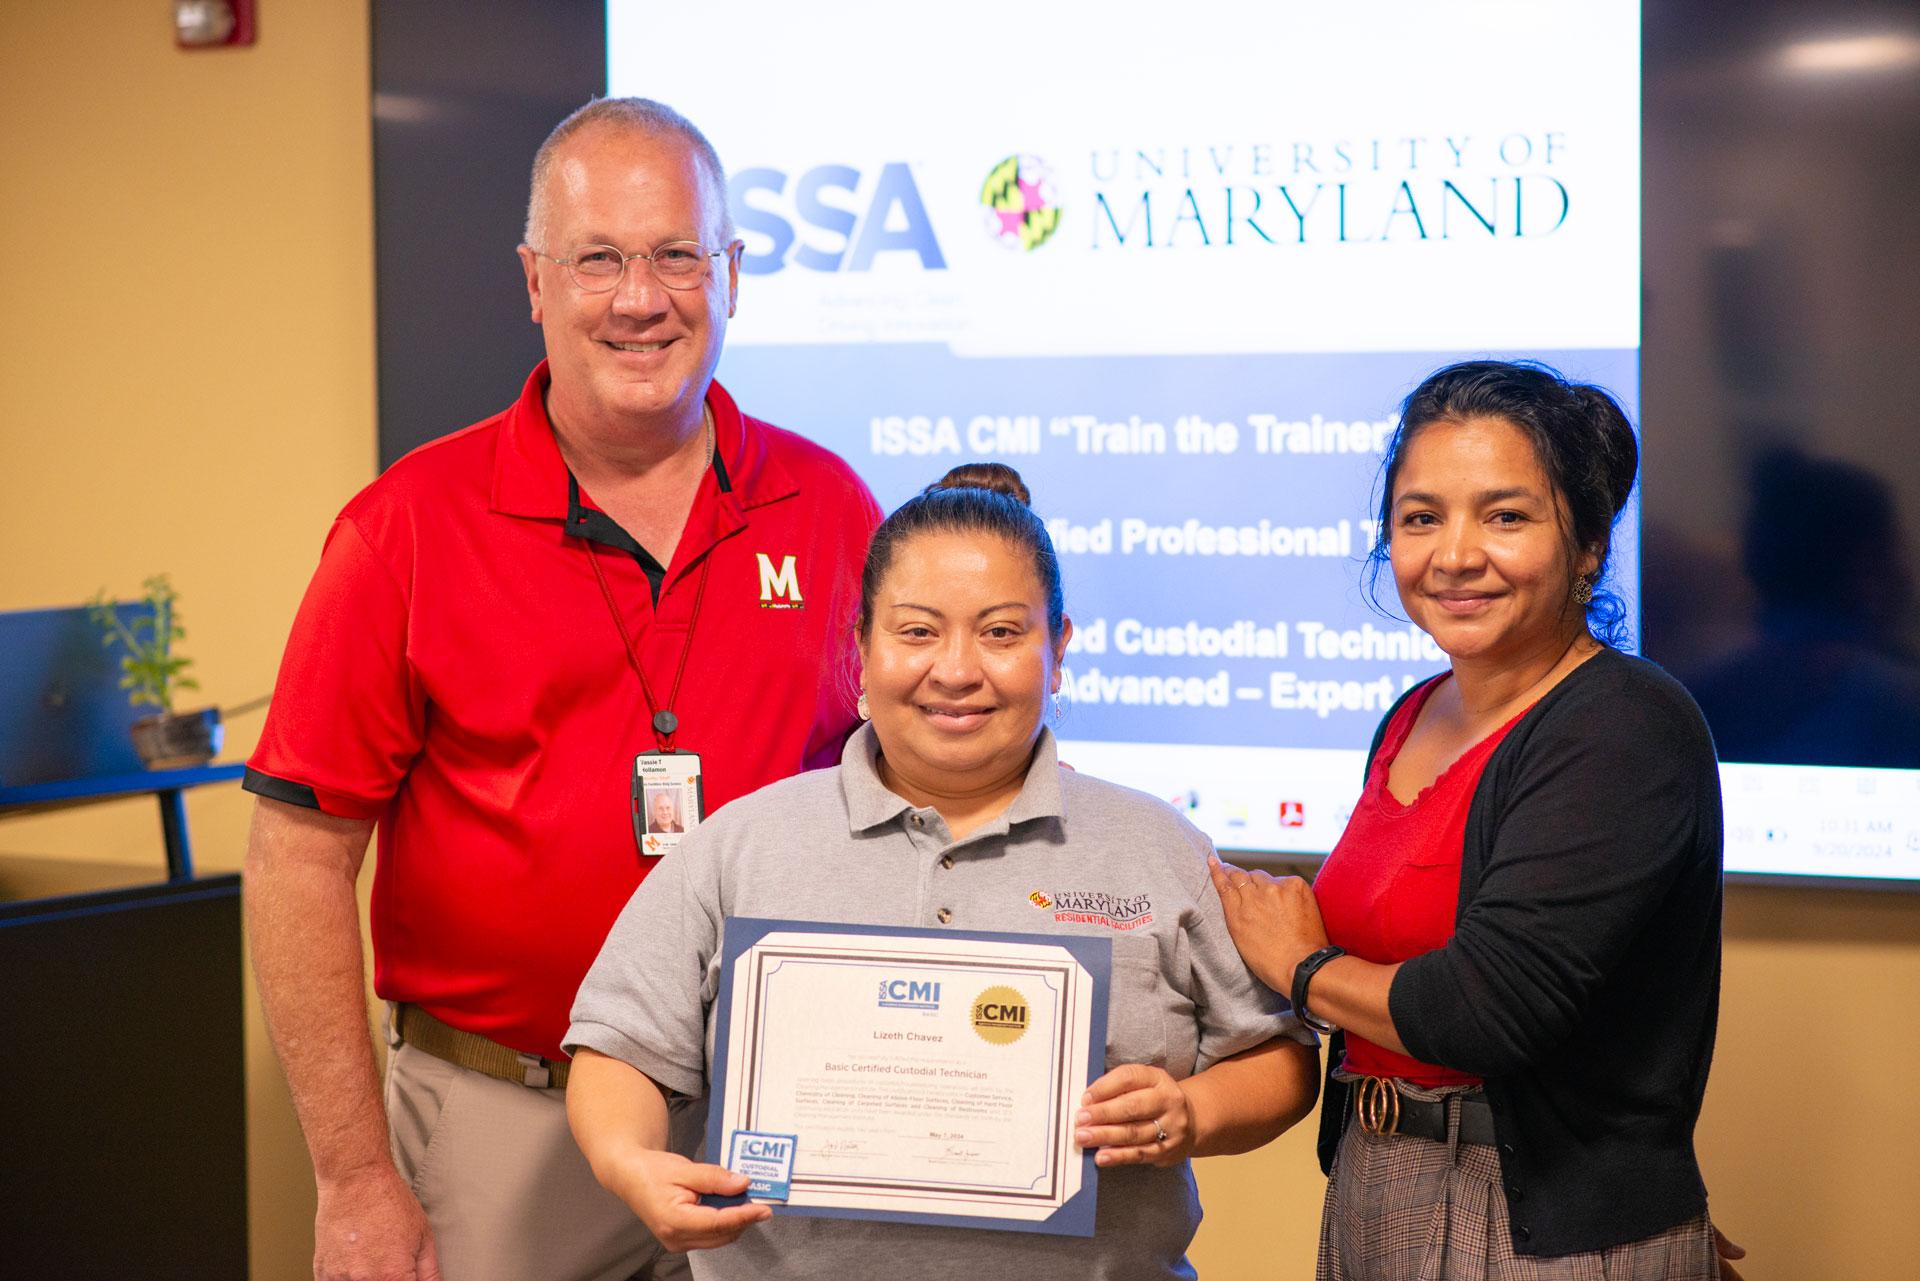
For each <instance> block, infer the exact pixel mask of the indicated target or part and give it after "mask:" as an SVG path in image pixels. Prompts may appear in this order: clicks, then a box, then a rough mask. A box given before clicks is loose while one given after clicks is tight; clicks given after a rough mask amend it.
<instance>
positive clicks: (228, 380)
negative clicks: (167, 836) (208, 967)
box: [0, 0, 375, 1281]
mask: <svg viewBox="0 0 1920 1281" xmlns="http://www.w3.org/2000/svg"><path fill="white" fill-rule="evenodd" d="M261 9H262V14H261V28H260V31H261V35H260V42H259V44H258V45H257V46H256V47H254V48H252V49H248V50H220V51H208V52H197V53H185V52H181V51H179V50H176V49H175V48H174V46H173V34H172V29H171V26H170V22H171V17H172V13H171V6H170V5H168V4H166V3H156V2H155V0H93V2H92V3H87V4H13V5H8V6H7V13H6V25H5V34H4V35H3V36H0V156H3V157H4V163H3V164H0V188H3V190H0V245H5V246H6V258H7V266H6V270H5V296H6V305H5V307H3V308H0V381H4V383H5V386H6V388H7V398H8V402H9V404H8V413H7V415H6V418H5V421H4V424H0V546H4V547H5V548H6V553H5V556H4V557H3V558H0V609H23V608H30V607H45V606H53V605H70V604H77V603H79V602H80V601H82V600H84V599H85V598H86V597H88V596H90V595H92V594H93V592H94V591H95V590H96V589H98V588H101V587H106V588H109V589H110V590H112V591H114V592H116V593H119V594H122V595H130V594H132V593H134V592H136V591H137V590H138V588H139V585H140V582H141V580H142V579H143V578H145V577H146V576H147V575H148V574H151V573H153V572H155V571H160V570H164V571H167V572H168V573H170V574H171V575H172V576H173V581H174V585H175V586H176V587H177V588H179V590H180V593H181V602H182V609H183V614H184V617H185V620H186V623H187V625H188V630H189V631H190V633H191V636H190V638H189V640H188V642H187V644H186V647H185V648H186V652H187V653H188V654H190V655H191V656H192V657H194V658H195V659H196V660H197V664H198V673H199V676H200V679H201V684H202V690H201V693H202V694H203V695H205V697H206V699H207V701H209V702H212V703H216V704H232V703H238V702H241V701H243V700H245V699H248V698H251V697H253V696H255V695H258V694H262V693H265V692H266V691H268V690H269V689H270V688H271V687H272V681H273V675H274V671H275V669H276V666H277V664H278V661H279V652H280V646H281V644H282V642H283V640H284V638H285V634H286V629H287V626H288V624H289V622H290V621H291V619H292V617H293V610H294V606H295V605H296V604H297V603H298V601H299V594H300V592H301V590H302V588H303V587H304V586H305V582H306V578H307V575H308V574H309V573H310V572H311V570H312V567H313V564H314V561H315V559H316V558H317V556H318V554H319V548H320V539H321V537H322V535H323V534H324V532H325V530H326V527H327V522H328V520H329V519H330V518H331V516H332V515H333V513H334V512H335V511H336V510H338V509H339V507H340V505H341V504H342V503H343V502H344V501H345V500H346V499H347V498H348V497H350V496H351V495H352V493H353V492H354V491H355V490H356V489H357V488H359V487H360V486H361V485H363V484H365V483H366V482H367V481H368V480H369V479H371V478H372V476H373V472H374V459H375V451H374V386H373V350H374V349H373V265H372V264H373V258H372V242H373V233H372V175H371V162H370V147H369V124H368V115H367V101H368V83H369V64H368V50H367V7H366V4H365V3H364V0H268V3H265V4H263V5H262V6H261ZM258 725H259V717H258V715H257V714H256V715H255V716H253V717H250V718H245V719H243V720H241V721H240V722H239V723H238V724H235V725H234V726H232V728H231V739H230V748H229V751H228V752H227V754H226V758H225V759H234V760H237V759H240V758H241V756H242V755H243V754H244V753H245V752H246V750H247V749H248V748H249V747H251V745H252V742H253V738H254V736H255V734H256V733H257V731H258ZM188 812H189V816H190V821H191V824H192V830H193V835H194V838H195V842H196V853H197V855H198V856H199V861H200V863H201V864H202V865H203V866H205V867H208V868H211V869H217V870H232V869H237V868H238V867H239V864H240V854H241V848H242V841H243V839H244V831H245V823H246V817H247V814H248V813H249V806H248V805H247V804H246V802H245V801H244V800H243V798H242V794H241V793H240V791H239V789H238V788H237V787H233V786H225V787H217V788H203V789H200V790H199V791H197V792H195V793H192V794H191V799H190V800H189V802H188ZM0 850H4V851H6V852H9V853H34V854H50V855H71V856H75V857H85V858H90V859H99V860H103V861H111V862H128V863H141V862H145V863H150V864H152V865H153V866H155V867H156V868H157V867H159V866H160V859H161V854H160V841H159V832H158V827H157V820H156V818H155V816H154V806H153V804H152V802H151V801H146V802H137V801H129V802H122V803H117V804H114V805H109V806H101V807H97V808H95V809H91V810H87V811H84V812H83V811H70V812H67V813H63V814H59V815H53V816H44V817H33V818H24V819H11V820H7V821H5V822H0ZM236 963H238V959H237V958H236ZM48 1048H50V1049H52V1050H54V1051H56V1052H57V1049H58V1047H48ZM247 1055H248V1082H249V1095H250V1104H249V1109H248V1113H249V1115H248V1121H249V1128H250V1144H249V1147H250V1162H249V1164H250V1186H251V1205H252V1218H253V1232H252V1250H253V1259H254V1264H255V1275H256V1276H259V1277H263V1278H286V1279H287V1281H292V1279H294V1278H298V1277H302V1276H308V1275H311V1272H310V1263H309V1259H310V1255H309V1251H310V1249H311V1245H310V1242H311V1237H312V1226H311V1223H312V1206H313V1202H312V1196H313V1193H312V1184H311V1178H310V1176H309V1175H308V1174H307V1173H306V1169H305V1152H304V1148H303V1147H302V1146H301V1143H300V1136H299V1132H298V1130H297V1128H296V1126H295V1125H294V1121H293V1114H292V1111H291V1109H290V1107H289V1105H288V1102H287V1097H286V1089H285V1086H284V1085H283V1084H282V1083H281V1079H280V1076H279V1072H278V1069H277V1068H276V1067H275V1065H274V1063H273V1059H272V1056H271V1053H270V1052H269V1050H268V1048H267V1045H266V1041H265V1038H264V1036H263V1034H262V1029H261V1026H260V1022H259V1015H258V1010H257V1007H256V1006H254V1005H253V1004H252V1002H251V1001H250V1002H249V1014H248V1028H247ZM0 1270H4V1269H3V1268H0Z"/></svg>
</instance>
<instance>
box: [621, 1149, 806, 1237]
mask: <svg viewBox="0 0 1920 1281" xmlns="http://www.w3.org/2000/svg"><path fill="white" fill-rule="evenodd" d="M621 1164H622V1165H623V1166H624V1168H623V1169H621V1170H620V1171H619V1173H618V1175H617V1176H616V1177H615V1179H614V1180H612V1181H611V1182H610V1184H609V1186H611V1187H612V1188H613V1190H614V1191H615V1192H617V1193H618V1194H619V1196H620V1199H621V1200H622V1201H625V1202H626V1203H627V1205H628V1206H629V1207H630V1208H631V1209H632V1210H633V1212H634V1214H635V1215H637V1216H638V1217H639V1219H640V1221H641V1222H642V1223H644V1224H646V1225H647V1229H648V1230H649V1231H651V1232H652V1233H653V1235H654V1236H655V1237H657V1238H658V1239H659V1241H660V1244H662V1245H664V1246H666V1247H667V1249H669V1250H672V1251H674V1252H675V1253H683V1252H685V1251H687V1250H711V1249H713V1248H714V1247H715V1246H721V1245H728V1244H730V1243H732V1242H733V1241H734V1240H736V1239H737V1238H738V1237H739V1236H740V1234H741V1233H742V1232H745V1231H746V1230H747V1229H748V1228H750V1227H752V1226H753V1225H754V1224H756V1223H760V1222H762V1221H764V1220H766V1219H769V1218H772V1217H773V1211H772V1210H771V1209H769V1208H768V1207H767V1206H764V1205H757V1204H754V1203H753V1202H748V1203H747V1204H745V1205H732V1206H726V1207H725V1208H720V1209H716V1208H714V1207H713V1206H708V1205H702V1204H700V1198H701V1196H702V1195H704V1194H706V1193H713V1194H715V1195H717V1196H738V1195H739V1194H741V1193H743V1192H745V1191H746V1190H747V1176H746V1175H744V1174H735V1173H734V1172H733V1171H732V1170H728V1169H725V1168H723V1167H721V1166H717V1165H703V1164H701V1163H699V1162H697V1161H689V1160H688V1159H687V1158H686V1157H683V1156H681V1155H679V1154H678V1153H674V1152H661V1151H656V1150H654V1149H651V1148H645V1149H637V1150H635V1151H633V1152H631V1153H630V1154H628V1156H627V1157H626V1159H625V1160H624V1161H622V1162H621Z"/></svg>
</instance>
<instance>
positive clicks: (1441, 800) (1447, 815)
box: [1313, 675, 1526, 1086]
mask: <svg viewBox="0 0 1920 1281" xmlns="http://www.w3.org/2000/svg"><path fill="white" fill-rule="evenodd" d="M1446 679H1447V676H1446V675H1441V676H1439V677H1436V678H1435V679H1433V680H1431V681H1428V682H1427V683H1426V685H1425V686H1423V687H1422V688H1421V689H1419V690H1418V691H1417V692H1415V694H1414V695H1413V697H1412V698H1409V699H1408V700H1407V701H1406V702H1405V703H1403V704H1401V707H1400V710H1399V711H1398V712H1396V713H1394V717H1393V720H1392V721H1390V722H1389V723H1388V724H1387V732H1386V734H1385V735H1384V736H1383V737H1382V738H1381V740H1380V750H1379V751H1378V752H1377V753H1375V755H1374V758H1373V768H1372V770H1371V771H1370V772H1369V773H1368V774H1367V785H1366V789H1365V790H1364V791H1363V792H1361V794H1360V800H1359V803H1358V804H1356V805H1355V806H1354V807H1353V817H1352V818H1351V819H1349V820H1348V821H1347V830H1346V831H1345V832H1343V833H1341V835H1340V842H1339V844H1337V845H1335V846H1334V847H1333V853H1332V854H1330V855H1328V856H1327V861H1326V863H1325V864H1324V865H1323V866H1322V867H1321V869H1320V874H1319V875H1318V876H1316V877H1315V878H1314V881H1313V895H1314V897H1315V898H1316V899H1318V900H1319V902H1320V915H1321V918H1322V919H1323V920H1324V921H1325V922H1326V926H1327V938H1328V939H1329V940H1330V941H1332V942H1334V943H1336V944H1338V945H1339V946H1341V947H1343V948H1345V949H1346V950H1347V952H1348V954H1349V955H1352V956H1357V957H1359V958H1360V959H1361V960H1363V961H1372V962H1373V963H1375V964H1376V965H1392V964H1395V963H1397V962H1400V961H1408V960H1412V959H1413V958H1414V957H1416V956H1419V955H1421V954H1423V953H1426V952H1431V951H1434V950H1436V949H1438V948H1441V947H1444V946H1446V944H1447V941H1448V940H1449V939H1451V938H1452V937H1453V922H1454V915H1455V913H1456V912H1457V910H1458V908H1459V902H1460V851H1461V849H1462V848H1463V847H1464V845H1465V843H1466V834H1467V811H1468V809H1469V808H1470V807H1471V806H1472V804H1473V792H1474V789H1475V788H1476V787H1478V786H1479V785H1480V774H1481V771H1483V770H1485V769H1486V767H1487V758H1488V757H1489V756H1491V755H1493V749H1494V748H1496V747H1498V746H1500V740H1502V739H1504V738H1505V737H1506V736H1507V731H1508V730H1511V729H1512V728H1513V727H1514V725H1515V723H1517V722H1518V721H1519V719H1520V716H1524V715H1526V713H1525V712H1524V711H1523V712H1521V713H1520V715H1519V716H1515V717H1514V718H1513V720H1510V721H1508V722H1507V723H1506V724H1505V725H1502V726H1501V727H1500V728H1499V729H1497V730H1495V731H1494V732H1493V733H1491V734H1489V735H1487V736H1486V737H1485V738H1483V739H1481V740H1480V741H1479V742H1478V743H1475V744H1474V745H1473V746H1472V747H1470V748H1468V749H1467V750H1466V751H1465V752H1463V753H1461V755H1460V757H1459V759H1458V760H1456V761H1454V762H1453V764H1451V765H1449V766H1447V768H1446V769H1444V770H1442V771H1441V772H1440V777H1438V778H1436V779H1434V781H1433V782H1432V784H1431V785H1429V786H1428V787H1427V788H1426V790H1425V791H1423V792H1421V793H1420V794H1419V795H1418V796H1416V797H1414V798H1413V800H1412V802H1411V803H1409V804H1406V805H1402V804H1401V803H1400V802H1399V801H1397V800H1395V799H1394V797H1393V793H1392V792H1390V791H1388V790H1387V771H1388V770H1389V769H1390V768H1391V767H1392V765H1393V761H1394V758H1395V757H1396V756H1398V755H1399V754H1400V747H1401V745H1402V744H1403V743H1405V742H1406V741H1407V735H1408V734H1409V733H1411V732H1412V730H1413V723H1414V721H1415V720H1417V719H1419V716H1420V709H1421V708H1422V707H1424V706H1426V703H1427V699H1428V698H1429V697H1431V696H1432V694H1433V691H1434V690H1436V689H1438V688H1440V684H1441V682H1442V681H1444V680H1446ZM1346 1040H1347V1058H1346V1068H1347V1070H1348V1071H1350V1072H1357V1073H1360V1074H1361V1075H1363V1076H1394V1077H1399V1078H1400V1079H1401V1080H1403V1081H1408V1082H1411V1083H1412V1084H1414V1085H1425V1086H1441V1085H1477V1084H1479V1082H1480V1078H1479V1077H1477V1076H1469V1075H1468V1074H1467V1073H1465V1072H1456V1071H1454V1070H1453V1069H1452V1068H1446V1067H1441V1066H1439V1065H1438V1064H1434V1063H1422V1062H1421V1061H1420V1060H1418V1059H1414V1058H1409V1057H1408V1056H1406V1055H1404V1054H1396V1053H1394V1052H1393V1051H1392V1050H1389V1049H1387V1048H1385V1047H1384V1046H1380V1045H1375V1044H1374V1043H1373V1042H1372V1041H1369V1040H1367V1039H1366V1038H1365V1037H1362V1036H1356V1035H1354V1034H1353V1033H1352V1032H1348V1033H1347V1034H1346Z"/></svg>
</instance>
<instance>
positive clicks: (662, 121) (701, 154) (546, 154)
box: [523, 98, 733, 250]
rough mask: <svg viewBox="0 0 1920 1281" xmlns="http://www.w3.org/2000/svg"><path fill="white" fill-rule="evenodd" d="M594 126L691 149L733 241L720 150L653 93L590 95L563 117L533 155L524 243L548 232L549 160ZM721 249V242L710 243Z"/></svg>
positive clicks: (537, 241)
mask: <svg viewBox="0 0 1920 1281" xmlns="http://www.w3.org/2000/svg"><path fill="white" fill-rule="evenodd" d="M593 125H607V126H610V127H612V128H615V129H623V130H629V131H631V132H633V133H638V134H642V135H644V136H646V137H649V138H659V137H662V136H666V137H672V138H677V139H679V140H680V141H681V142H684V143H686V144H687V146H688V147H690V148H692V149H693V157H694V161H695V163H697V164H698V165H699V166H700V168H701V169H702V170H703V171H704V172H705V174H706V177H707V181H708V183H709V185H710V186H711V188H712V191H711V194H712V196H713V199H714V204H715V207H716V208H718V209H719V211H720V224H721V232H722V234H723V235H724V236H725V237H726V239H727V240H728V241H729V242H731V241H732V240H733V215H732V211H731V210H730V209H729V208H728V207H727V171H726V169H725V168H724V167H723V166H722V165H721V164H720V153H719V152H717V151H715V150H714V149H713V144H712V143H710V142H708V141H707V136H706V135H705V134H703V133H701V132H700V130H699V129H697V128H695V127H694V124H693V122H692V121H691V120H688V119H687V118H686V117H685V116H683V115H681V114H680V113H679V112H677V111H675V110H674V109H673V108H672V107H669V106H667V105H666V104H665V103H661V102H655V101H653V100H652V99H651V98H594V99H592V100H590V101H589V102H588V103H587V105H586V106H584V107H581V108H580V109H579V110H578V111H576V112H574V113H573V114H572V115H570V116H568V117H567V118H566V119H565V120H562V121H561V122H560V123H559V124H557V125H555V126H554V127H553V132H552V133H550V134H548V135H547V140H546V141H545V142H543V143H541V144H540V150H538V151H536V152H534V154H533V180H532V182H531V184H530V185H529V188H528V192H527V225H526V227H525V229H524V233H523V234H524V235H525V237H526V243H527V244H529V245H533V246H536V247H538V248H540V249H543V250H544V249H551V248H552V246H551V245H546V244H543V243H542V241H543V240H544V239H545V238H546V234H547V178H548V177H549V176H550V175H551V174H552V172H553V159H554V156H555V155H556V154H558V152H559V150H560V148H561V146H562V145H564V144H565V143H566V141H567V139H569V138H571V137H573V136H574V135H575V134H577V133H579V132H580V131H581V130H583V129H586V128H589V127H591V126H593ZM711 247H712V248H719V246H717V245H715V246H711Z"/></svg>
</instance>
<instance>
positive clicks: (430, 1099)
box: [386, 1019, 704, 1281]
mask: <svg viewBox="0 0 1920 1281" xmlns="http://www.w3.org/2000/svg"><path fill="white" fill-rule="evenodd" d="M389 1027H391V1019H389ZM388 1042H389V1051H388V1055H387V1088H386V1098H387V1124H388V1127H389V1130H390V1132H391V1135H392V1140H393V1159H394V1162H395V1164H396V1165H398V1166H399V1168H400V1175H401V1177H402V1178H404V1179H406V1180H407V1181H408V1182H409V1183H411V1184H412V1186H413V1191H414V1195H415V1196H417V1197H419V1198H420V1204H421V1205H422V1206H424V1207H425V1208H426V1211H427V1219H428V1221H429V1222H431V1223H432V1225H433V1238H434V1245H435V1246H436V1248H437V1249H438V1251H439V1256H440V1269H441V1274H442V1276H443V1277H444V1278H445V1281H629V1278H644V1279H648V1281H679V1279H680V1278H685V1277H687V1276H689V1275H690V1273H689V1271H688V1268H687V1259H686V1256H685V1255H683V1254H668V1253H667V1252H666V1251H665V1250H664V1249H662V1247H661V1245H660V1243H659V1242H658V1241H655V1240H654V1239H653V1236H652V1234H651V1233H649V1232H648V1231H647V1229H646V1228H645V1226H643V1225H642V1224H641V1222H640V1220H638V1219H636V1218H635V1217H634V1216H633V1211H631V1210H629V1209H628V1208H627V1207H626V1206H625V1205H624V1204H623V1203H622V1202H621V1201H620V1199H619V1198H618V1197H616V1196H614V1195H613V1194H612V1193H611V1192H608V1191H607V1190H606V1189H605V1188H603V1187H601V1186H600V1184H599V1183H598V1182H597V1181H596V1180H595V1179H594V1177H593V1170H592V1169H591V1168H590V1167H589V1166H588V1165H587V1159H586V1158H585V1157H584V1156H582V1155H581V1154H580V1149H579V1148H578V1147H576V1146H575V1145H574V1141H573V1134H572V1132H571V1131H570V1130H568V1128H567V1096H566V1093H565V1092H564V1091H562V1090H532V1089H528V1088H527V1087H526V1086H524V1085H515V1084H513V1083H512V1082H510V1081H500V1080H495V1079H494V1078H493V1077H490V1076H485V1075H483V1074H481V1073H479V1072H473V1071H469V1070H468V1069H466V1068H463V1067H455V1066H454V1065H453V1064H451V1063H447V1062H443V1061H442V1060H440V1059H437V1058H434V1057H433V1056H432V1055H430V1054H427V1053H426V1052H425V1051H423V1050H419V1049H416V1048H414V1047H413V1046H411V1045H403V1044H398V1043H395V1042H394V1041H393V1038H392V1034H391V1032H389V1034H388ZM676 1102H677V1103H678V1104H679V1106H676V1107H675V1108H674V1109H673V1111H672V1122H673V1146H674V1150H675V1151H678V1152H681V1153H683V1154H686V1155H692V1154H693V1153H694V1149H695V1147H696V1146H697V1145H698V1143H699V1141H700V1130H701V1125H702V1121H703V1120H704V1117H703V1115H702V1113H701V1110H700V1109H699V1108H698V1107H697V1106H693V1105H691V1104H690V1102H689V1101H686V1100H676Z"/></svg>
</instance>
